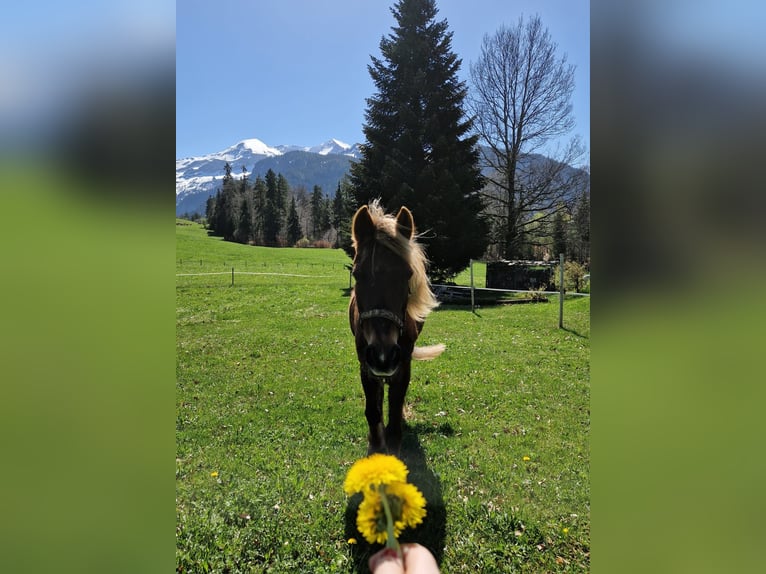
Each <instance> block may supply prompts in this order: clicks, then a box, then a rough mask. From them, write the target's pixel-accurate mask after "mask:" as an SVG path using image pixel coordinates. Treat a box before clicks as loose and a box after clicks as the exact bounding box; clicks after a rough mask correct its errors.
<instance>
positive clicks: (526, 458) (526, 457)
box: [521, 456, 532, 462]
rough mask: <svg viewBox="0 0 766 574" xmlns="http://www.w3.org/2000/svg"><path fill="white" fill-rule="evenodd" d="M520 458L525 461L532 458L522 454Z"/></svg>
mask: <svg viewBox="0 0 766 574" xmlns="http://www.w3.org/2000/svg"><path fill="white" fill-rule="evenodd" d="M521 460H523V461H524V462H527V461H528V460H532V459H531V458H529V457H528V456H522V457H521Z"/></svg>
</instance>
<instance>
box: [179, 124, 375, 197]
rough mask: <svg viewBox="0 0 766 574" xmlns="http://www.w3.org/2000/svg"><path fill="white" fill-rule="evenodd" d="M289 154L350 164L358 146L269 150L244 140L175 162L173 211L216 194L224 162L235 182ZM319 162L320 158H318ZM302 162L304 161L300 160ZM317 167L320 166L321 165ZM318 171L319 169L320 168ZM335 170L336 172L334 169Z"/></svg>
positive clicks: (329, 144)
mask: <svg viewBox="0 0 766 574" xmlns="http://www.w3.org/2000/svg"><path fill="white" fill-rule="evenodd" d="M290 152H304V153H309V154H316V155H317V156H330V155H333V156H336V155H340V156H346V157H347V158H348V159H349V160H352V159H359V158H360V157H361V153H360V150H359V145H358V144H354V145H349V144H347V143H344V142H342V141H340V140H337V139H330V140H328V141H326V142H324V143H321V144H319V145H315V146H297V145H280V146H275V147H272V146H269V145H267V144H266V143H264V142H263V141H261V140H259V139H257V138H249V139H244V140H242V141H240V142H237V143H236V144H234V145H233V146H231V147H228V148H226V149H224V150H221V151H218V152H215V153H211V154H207V155H203V156H197V157H188V158H182V159H177V160H176V210H178V209H182V206H181V204H182V203H183V204H184V206H189V205H192V204H193V205H195V207H196V206H197V204H198V203H199V201H200V198H202V199H201V200H202V201H204V199H206V198H207V196H208V195H211V194H213V193H215V190H216V189H217V188H218V187H220V185H221V180H222V179H223V173H224V172H223V169H224V165H226V162H229V164H230V165H231V167H232V175H234V176H235V177H236V178H239V177H241V176H242V173H243V172H242V168H243V167H244V168H245V172H244V173H245V174H247V175H248V176H250V174H252V173H253V172H254V171H255V172H258V173H260V171H265V170H260V169H257V168H256V164H258V163H259V162H260V161H262V160H264V159H268V158H278V157H280V156H283V155H285V154H289V153H290ZM318 159H319V158H318ZM302 161H305V158H304V159H303V160H302ZM317 165H321V162H320V163H318V164H317ZM319 169H321V167H320V168H319ZM336 169H337V168H336Z"/></svg>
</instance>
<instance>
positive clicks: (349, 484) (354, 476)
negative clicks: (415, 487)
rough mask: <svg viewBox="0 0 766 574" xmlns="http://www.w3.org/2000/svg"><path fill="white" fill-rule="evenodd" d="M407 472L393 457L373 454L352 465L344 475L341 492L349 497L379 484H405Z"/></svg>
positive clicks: (402, 464) (401, 463)
mask: <svg viewBox="0 0 766 574" xmlns="http://www.w3.org/2000/svg"><path fill="white" fill-rule="evenodd" d="M407 472H408V471H407V467H406V466H405V465H404V463H403V462H402V461H401V460H399V459H398V458H396V457H395V456H391V455H388V454H373V455H370V456H368V457H366V458H362V459H360V460H358V461H356V462H355V463H354V464H353V466H352V467H351V468H350V469H349V471H348V474H347V475H346V480H345V482H344V483H343V490H345V491H346V494H348V495H349V496H351V495H352V494H355V493H357V492H366V491H367V490H369V489H370V488H374V487H376V486H379V485H381V484H391V483H392V482H405V481H406V480H407Z"/></svg>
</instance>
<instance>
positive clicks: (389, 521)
mask: <svg viewBox="0 0 766 574" xmlns="http://www.w3.org/2000/svg"><path fill="white" fill-rule="evenodd" d="M380 501H381V502H382V503H383V511H384V512H385V513H386V525H387V528H388V536H386V548H393V549H394V550H396V551H397V553H399V552H400V550H399V542H398V541H397V540H396V536H394V519H393V518H392V516H391V507H390V506H389V505H388V498H387V497H386V485H384V484H381V485H380Z"/></svg>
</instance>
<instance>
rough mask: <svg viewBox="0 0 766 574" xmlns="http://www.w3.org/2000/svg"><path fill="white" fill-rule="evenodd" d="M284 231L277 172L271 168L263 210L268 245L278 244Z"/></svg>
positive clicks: (267, 174)
mask: <svg viewBox="0 0 766 574" xmlns="http://www.w3.org/2000/svg"><path fill="white" fill-rule="evenodd" d="M281 231H282V209H281V208H280V195H279V188H278V185H277V174H276V173H274V170H272V169H269V171H267V172H266V205H265V206H264V210H263V241H264V243H265V244H266V245H272V246H273V245H277V239H278V237H279V234H280V232H281Z"/></svg>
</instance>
